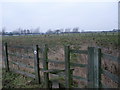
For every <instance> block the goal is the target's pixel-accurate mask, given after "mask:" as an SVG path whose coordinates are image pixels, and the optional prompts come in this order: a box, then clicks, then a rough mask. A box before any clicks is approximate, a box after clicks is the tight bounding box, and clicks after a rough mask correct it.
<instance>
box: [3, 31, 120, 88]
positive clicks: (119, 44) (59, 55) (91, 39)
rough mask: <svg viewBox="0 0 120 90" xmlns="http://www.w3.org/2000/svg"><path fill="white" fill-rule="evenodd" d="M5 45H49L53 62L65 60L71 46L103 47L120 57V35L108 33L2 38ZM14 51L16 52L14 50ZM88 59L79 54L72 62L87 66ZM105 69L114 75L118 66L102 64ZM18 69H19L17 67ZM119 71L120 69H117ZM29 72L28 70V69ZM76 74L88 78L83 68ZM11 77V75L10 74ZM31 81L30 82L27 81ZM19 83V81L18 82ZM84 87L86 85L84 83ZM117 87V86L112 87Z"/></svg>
mask: <svg viewBox="0 0 120 90" xmlns="http://www.w3.org/2000/svg"><path fill="white" fill-rule="evenodd" d="M2 41H3V43H4V42H7V43H8V45H12V46H20V45H21V46H33V45H40V46H41V45H43V44H48V46H49V49H50V50H49V53H48V54H49V55H48V58H49V59H52V60H64V48H63V46H64V45H70V46H71V48H74V49H82V50H85V49H87V47H88V46H94V47H101V49H102V52H105V53H108V54H111V55H113V56H117V57H118V56H119V50H120V39H119V36H118V33H114V34H113V33H108V34H107V35H105V34H104V33H93V34H92V33H83V34H82V33H80V34H78V33H71V34H58V35H56V34H53V35H28V36H3V38H2ZM13 51H14V50H13ZM14 52H16V53H17V52H18V53H22V54H24V55H26V54H29V55H32V54H31V53H32V52H31V53H28V52H22V50H15V51H14ZM10 59H11V60H13V59H15V61H17V60H18V61H22V62H24V63H28V62H29V64H31V65H33V63H32V62H31V61H26V62H25V60H20V59H17V58H11V57H10ZM86 59H87V57H86V56H85V55H78V54H72V55H71V61H72V62H77V63H82V64H86V63H87V60H86ZM102 64H103V67H104V68H106V67H107V70H109V71H110V70H111V71H112V73H115V74H117V70H116V69H115V70H114V68H116V67H117V66H116V64H115V65H114V67H113V64H114V63H113V62H108V61H105V62H102ZM49 66H50V67H49V68H56V69H57V68H64V66H63V65H55V64H52V63H51V64H50V65H49ZM16 68H17V67H16ZM117 69H118V68H117ZM26 70H28V69H26ZM74 74H75V75H78V76H82V77H86V69H83V68H75V70H74ZM8 77H9V74H8ZM27 81H29V80H27ZM104 81H105V82H107V81H109V82H107V83H110V82H111V81H110V80H107V79H104ZM18 82H19V81H18ZM81 83H83V82H77V84H81ZM110 85H112V84H110ZM83 86H85V85H84V83H83ZM112 86H113V87H115V85H114V84H113V85H112Z"/></svg>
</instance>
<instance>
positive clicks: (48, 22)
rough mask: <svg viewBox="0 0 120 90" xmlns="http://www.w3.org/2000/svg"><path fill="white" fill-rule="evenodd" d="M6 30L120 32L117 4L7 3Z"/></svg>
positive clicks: (3, 8)
mask: <svg viewBox="0 0 120 90" xmlns="http://www.w3.org/2000/svg"><path fill="white" fill-rule="evenodd" d="M2 27H6V30H7V31H13V30H15V29H17V28H19V27H20V28H23V29H31V28H33V29H34V28H37V27H40V31H41V32H45V31H47V30H48V29H52V30H55V29H58V28H63V29H65V28H74V27H79V28H80V29H82V30H83V29H84V30H112V29H114V28H118V3H117V2H4V3H2Z"/></svg>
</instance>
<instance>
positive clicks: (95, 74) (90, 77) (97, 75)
mask: <svg viewBox="0 0 120 90" xmlns="http://www.w3.org/2000/svg"><path fill="white" fill-rule="evenodd" d="M9 47H10V48H18V49H19V48H21V49H25V50H26V49H31V50H32V52H33V54H34V56H33V57H32V56H27V55H21V54H16V53H12V52H10V51H9V52H8V49H9V48H8V46H7V43H5V44H4V56H5V57H4V62H5V68H6V71H14V72H17V73H20V74H22V75H26V76H29V77H32V78H35V79H36V82H37V83H39V84H40V83H41V78H40V71H42V72H43V73H44V82H45V87H46V88H50V80H49V74H50V73H51V74H56V75H59V76H62V77H64V79H65V83H64V86H65V87H66V88H71V87H73V86H72V84H73V78H74V79H78V80H81V81H85V82H88V85H87V87H88V88H105V87H107V88H108V85H105V84H104V83H103V82H101V74H104V75H106V76H108V77H109V78H110V79H111V80H112V81H114V82H116V83H118V84H119V83H120V78H119V77H118V76H117V75H115V74H112V73H110V72H109V71H107V70H104V69H101V60H102V58H105V60H112V61H113V62H118V63H120V57H115V56H111V55H109V54H106V53H102V52H101V49H100V48H95V47H88V49H87V50H74V49H70V47H69V46H65V47H64V51H65V53H64V54H65V60H64V61H59V60H51V59H49V58H48V46H47V45H44V48H40V47H39V46H38V45H35V46H33V47H23V48H22V46H15V47H14V46H12V47H11V46H9ZM39 52H42V55H43V56H42V57H40V56H39ZM70 53H78V54H86V55H88V64H79V63H73V62H71V61H70ZM9 56H14V57H18V58H26V59H31V60H34V67H33V66H30V65H26V64H24V63H21V62H18V61H17V62H15V61H9ZM9 63H12V64H15V65H18V66H21V67H26V68H31V69H34V71H35V74H30V73H27V72H23V71H20V70H14V69H11V68H9ZM40 63H42V64H43V68H40V67H39V65H40ZM48 63H55V64H64V65H65V69H63V70H60V69H49V67H48ZM70 67H73V68H74V67H82V68H87V69H88V72H87V78H83V77H80V76H75V75H73V71H74V69H71V68H70ZM53 81H54V80H53ZM53 81H51V82H53Z"/></svg>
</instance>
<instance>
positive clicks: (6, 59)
mask: <svg viewBox="0 0 120 90" xmlns="http://www.w3.org/2000/svg"><path fill="white" fill-rule="evenodd" d="M4 52H5V59H4V61H5V68H6V71H9V70H10V69H9V61H8V49H7V43H5V44H4Z"/></svg>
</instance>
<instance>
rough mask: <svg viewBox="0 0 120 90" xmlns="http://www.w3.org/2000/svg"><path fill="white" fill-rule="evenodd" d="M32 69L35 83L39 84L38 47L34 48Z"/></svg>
mask: <svg viewBox="0 0 120 90" xmlns="http://www.w3.org/2000/svg"><path fill="white" fill-rule="evenodd" d="M34 69H35V77H36V82H37V83H38V84H40V68H39V53H38V45H36V46H34Z"/></svg>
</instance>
